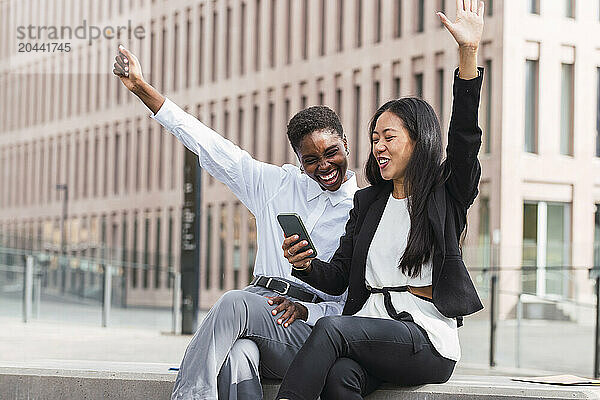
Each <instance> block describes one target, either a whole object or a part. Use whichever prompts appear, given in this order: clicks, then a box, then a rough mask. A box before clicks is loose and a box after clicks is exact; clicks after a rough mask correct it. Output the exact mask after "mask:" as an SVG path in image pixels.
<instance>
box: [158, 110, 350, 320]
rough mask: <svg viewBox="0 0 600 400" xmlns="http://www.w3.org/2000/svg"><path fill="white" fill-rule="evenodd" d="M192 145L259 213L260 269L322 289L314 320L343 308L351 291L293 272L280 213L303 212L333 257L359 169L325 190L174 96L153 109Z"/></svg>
mask: <svg viewBox="0 0 600 400" xmlns="http://www.w3.org/2000/svg"><path fill="white" fill-rule="evenodd" d="M151 117H152V118H153V119H155V120H156V121H158V122H159V123H160V124H161V125H162V126H163V127H165V129H167V130H168V131H170V132H171V133H172V134H173V135H175V137H176V138H177V139H178V140H179V141H180V142H181V143H183V144H184V145H185V146H186V147H187V148H188V149H190V150H191V151H193V152H194V153H196V154H197V155H198V161H199V163H200V166H201V167H202V168H203V169H204V170H205V171H206V172H208V173H209V174H211V175H212V176H214V177H215V178H216V179H218V180H219V181H221V182H223V183H224V184H225V185H227V186H228V187H229V189H231V191H232V192H233V193H234V194H235V195H236V196H237V198H238V199H240V201H241V202H242V203H244V205H245V206H246V207H247V208H248V209H249V210H250V212H252V214H254V216H255V217H256V232H257V253H256V261H255V264H254V275H256V276H260V275H263V276H269V277H281V278H285V279H288V280H290V281H293V282H296V283H298V284H299V285H301V286H303V287H304V288H306V289H307V290H308V291H310V292H312V293H316V294H318V295H319V296H320V297H321V298H322V299H323V300H325V301H323V302H321V303H306V302H302V304H303V305H304V306H306V308H307V309H308V320H307V323H308V324H309V325H314V324H315V322H316V321H317V319H319V318H321V317H323V316H326V315H339V314H341V313H342V309H343V306H344V302H345V298H346V294H344V295H343V296H331V295H328V294H325V293H323V292H320V291H319V290H316V289H315V288H313V287H311V286H309V285H308V284H306V283H304V282H302V281H300V280H299V279H296V278H295V277H293V276H292V275H291V265H290V264H289V263H288V261H287V260H286V259H285V257H284V256H283V251H282V250H281V245H282V243H283V238H284V234H283V230H282V229H281V227H280V226H279V223H278V222H277V215H278V214H280V213H290V212H294V213H296V214H298V215H299V216H300V217H301V218H302V221H303V222H304V225H305V227H306V229H307V231H308V233H309V234H310V237H311V239H312V241H313V244H314V245H315V247H316V249H317V253H318V255H319V258H320V259H322V260H329V259H331V257H332V256H333V253H334V252H335V250H336V249H337V247H338V245H339V238H340V237H341V236H342V235H343V233H344V228H345V225H346V221H347V220H348V218H349V212H350V209H351V208H352V205H353V203H352V199H353V197H354V192H356V190H358V186H357V184H356V176H355V174H354V172H352V171H348V173H347V178H348V179H347V180H346V182H344V183H343V184H342V185H341V187H340V188H339V189H338V190H336V191H335V192H332V191H328V190H323V189H321V187H320V186H319V184H318V183H317V182H315V181H314V180H313V179H311V178H309V177H308V176H307V175H306V174H303V173H302V172H301V171H300V169H299V168H298V167H296V166H294V165H290V164H285V165H283V166H282V167H278V166H276V165H272V164H267V163H264V162H260V161H257V160H255V159H253V158H252V157H251V156H250V154H248V152H246V151H244V150H242V149H240V148H239V147H238V146H236V145H235V144H234V143H232V142H230V141H229V140H227V139H225V138H224V137H222V136H221V135H219V134H218V133H216V132H215V131H213V130H212V129H210V128H209V127H207V126H206V125H204V124H203V123H201V122H200V121H198V119H196V118H195V117H194V116H192V115H190V114H188V113H186V112H185V111H183V110H182V109H181V108H180V107H178V106H177V105H176V104H175V103H173V102H172V101H170V100H169V99H165V102H164V104H163V105H162V106H161V108H160V110H159V111H158V112H157V113H156V114H155V115H151Z"/></svg>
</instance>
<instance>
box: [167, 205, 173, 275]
mask: <svg viewBox="0 0 600 400" xmlns="http://www.w3.org/2000/svg"><path fill="white" fill-rule="evenodd" d="M168 229H169V231H168V232H169V234H168V236H167V268H168V270H169V272H171V271H173V272H175V268H174V265H173V264H174V262H173V209H172V208H170V209H169V228H168ZM170 277H171V274H169V279H170ZM169 286H171V283H169Z"/></svg>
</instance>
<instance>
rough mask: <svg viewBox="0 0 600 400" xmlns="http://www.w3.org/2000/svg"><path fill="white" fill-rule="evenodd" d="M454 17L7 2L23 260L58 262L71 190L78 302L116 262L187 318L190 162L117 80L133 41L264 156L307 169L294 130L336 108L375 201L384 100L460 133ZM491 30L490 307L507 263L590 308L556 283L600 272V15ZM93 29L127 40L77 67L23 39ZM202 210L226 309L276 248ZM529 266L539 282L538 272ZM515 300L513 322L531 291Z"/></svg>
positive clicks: (487, 62)
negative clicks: (180, 284)
mask: <svg viewBox="0 0 600 400" xmlns="http://www.w3.org/2000/svg"><path fill="white" fill-rule="evenodd" d="M454 4H455V2H454V1H450V0H446V1H444V0H216V1H205V0H169V1H165V0H103V1H96V0H94V1H90V0H52V1H45V0H20V1H8V0H0V19H1V20H0V27H2V33H1V34H0V40H1V41H2V43H1V44H0V93H1V94H2V95H1V97H0V115H2V116H3V118H2V119H1V120H0V232H2V233H3V244H4V246H9V247H10V246H24V247H33V248H36V249H46V250H51V251H55V252H56V251H58V250H59V249H60V237H61V231H60V221H61V216H62V206H63V198H64V197H63V196H64V190H57V189H56V185H57V184H66V185H67V186H68V192H69V202H68V219H67V223H66V233H67V247H68V252H69V254H70V255H72V256H74V258H73V259H72V261H71V263H70V265H69V271H68V273H67V274H66V283H65V285H66V286H67V288H68V290H71V291H75V292H77V291H79V293H81V290H83V289H82V288H84V287H86V285H87V287H89V286H90V285H91V286H93V285H97V284H98V282H97V279H96V278H95V274H94V271H97V270H98V268H99V267H98V265H97V264H95V263H94V262H90V261H89V260H88V261H86V260H85V258H90V257H98V256H101V255H105V256H107V257H113V258H115V259H117V260H119V261H120V262H123V263H124V265H125V267H123V268H121V269H120V270H119V274H120V276H121V277H122V278H123V287H124V288H125V289H126V290H125V295H124V296H125V300H126V302H127V303H128V304H138V305H168V304H170V302H171V298H170V295H169V283H170V280H169V274H168V270H169V269H172V270H174V271H177V270H178V269H179V246H180V229H181V207H182V203H183V188H182V186H183V155H184V147H183V146H182V145H181V144H179V143H178V142H177V141H176V140H175V139H174V138H173V137H172V136H171V135H169V134H165V132H162V131H161V128H160V126H159V125H158V124H157V123H156V122H154V121H152V120H151V119H150V118H148V115H149V112H148V110H147V109H146V108H145V107H144V106H143V105H142V104H141V103H140V102H139V101H138V100H137V99H136V98H134V96H133V95H131V94H129V93H128V92H127V91H126V90H125V88H124V87H122V86H121V84H120V83H119V82H118V80H117V79H116V78H115V77H114V76H112V73H111V71H112V63H113V58H114V55H115V54H116V49H117V45H118V43H124V44H125V45H126V46H127V47H128V48H129V49H130V50H132V51H133V52H134V53H135V54H137V55H138V57H139V58H140V61H141V63H142V66H143V69H144V74H145V76H146V78H147V79H149V80H150V82H151V83H152V84H153V85H155V86H156V87H157V88H158V89H159V90H161V91H162V92H163V93H165V94H166V95H167V96H168V97H169V98H171V99H172V100H173V101H175V102H176V103H177V104H179V105H180V106H182V107H186V108H187V110H188V112H190V113H192V114H194V115H196V116H198V117H199V118H200V119H201V120H202V121H203V122H205V123H206V124H207V125H209V126H211V127H213V128H214V129H215V130H217V131H218V132H220V133H222V134H223V135H224V136H226V137H227V138H229V139H231V140H232V141H234V142H236V143H237V144H239V145H240V146H241V147H242V148H244V149H246V150H248V151H249V152H250V153H251V154H252V155H253V156H254V157H256V158H257V159H259V160H263V161H268V162H272V163H275V164H283V163H286V162H289V163H294V162H295V161H296V160H295V156H294V154H293V153H292V151H291V149H290V146H289V144H288V142H287V138H286V136H285V126H286V122H287V120H288V119H289V118H290V117H291V116H292V115H293V114H294V113H295V112H297V111H298V110H300V109H301V108H303V107H306V106H309V105H313V104H326V105H329V106H330V107H332V108H333V109H335V110H336V111H337V112H338V113H339V114H340V116H341V118H342V123H343V125H344V128H345V130H346V133H347V135H348V138H349V143H350V147H351V154H350V157H351V167H352V168H353V169H354V170H356V171H357V172H359V176H360V179H359V181H360V182H361V185H364V184H365V182H364V179H363V178H362V167H363V164H364V162H365V160H366V158H367V154H368V134H367V132H366V128H367V123H368V120H369V118H370V116H371V115H372V113H373V111H374V110H375V109H376V107H377V106H378V105H379V104H381V103H382V102H383V101H385V100H387V99H390V98H395V97H398V96H405V95H420V96H423V97H424V98H425V99H426V100H428V101H429V102H430V103H431V104H432V105H433V106H434V108H435V109H436V111H437V112H438V114H439V116H440V119H441V122H442V126H443V130H446V129H447V127H448V121H449V118H450V112H451V109H450V107H451V97H452V73H453V70H454V69H455V68H456V66H457V61H458V56H457V51H456V47H455V44H454V43H453V40H452V38H451V37H450V36H449V34H448V33H447V32H446V31H445V29H443V28H442V27H441V24H440V22H439V20H438V19H437V16H436V15H435V11H436V10H444V9H445V10H446V12H447V14H448V15H449V16H450V17H451V18H453V16H454ZM485 18H486V27H485V32H484V39H483V43H482V46H481V49H480V60H479V63H480V65H483V66H485V67H486V75H485V83H484V88H483V92H482V107H481V113H480V121H481V126H482V128H483V129H484V139H483V146H482V150H481V155H480V160H481V163H482V168H483V174H482V180H481V185H480V192H481V194H480V196H479V197H478V199H477V200H476V202H475V204H474V206H473V207H472V209H471V211H470V219H469V221H470V222H469V234H468V236H467V242H466V243H465V247H464V248H465V255H466V260H467V264H468V266H469V267H470V268H472V271H473V272H472V273H473V276H474V277H475V281H476V283H477V284H478V285H479V286H480V287H481V288H482V292H483V296H484V297H486V296H487V293H485V288H487V279H488V276H487V275H485V274H481V273H480V272H478V269H481V268H482V267H489V266H490V263H493V264H494V265H497V266H499V267H500V268H504V269H505V270H506V271H509V272H503V273H502V274H501V277H500V286H501V289H502V290H503V293H518V292H519V291H521V290H523V291H526V292H529V293H537V294H540V295H548V296H557V297H558V298H564V297H566V298H575V299H578V300H580V301H591V300H592V292H593V291H592V285H591V283H590V281H589V280H588V278H587V271H585V270H583V269H580V270H578V271H576V272H568V271H567V272H564V271H560V270H559V271H558V272H557V270H553V269H552V268H548V267H555V266H575V267H578V268H583V267H587V266H591V265H592V264H593V262H594V251H593V249H594V243H596V244H597V243H598V242H599V241H600V233H599V232H600V211H598V210H597V209H596V208H595V205H596V204H599V203H600V158H599V157H600V139H599V136H598V135H599V133H598V132H599V131H598V130H599V124H600V123H599V122H598V121H599V120H600V112H599V105H598V100H599V96H600V89H599V88H600V86H599V85H600V84H599V76H600V72H599V71H600V50H599V49H600V10H599V4H598V2H597V1H593V0H537V1H536V0H527V1H525V0H504V1H502V0H494V1H491V0H487V2H486V17H485ZM83 20H86V21H87V25H88V26H91V25H94V26H97V27H100V28H101V29H104V28H107V27H114V28H110V29H109V30H108V31H103V32H104V33H108V34H107V35H106V36H104V35H103V36H101V37H98V38H94V39H93V40H91V39H90V38H89V37H88V38H87V40H84V39H73V40H69V39H64V38H63V39H60V40H51V41H53V42H60V43H63V44H64V43H70V46H71V51H69V52H66V51H53V52H39V51H38V52H35V51H27V50H28V48H29V49H32V46H33V45H34V44H35V43H36V42H38V43H41V42H42V40H39V38H38V40H35V39H32V38H31V35H29V33H30V32H26V33H27V35H25V36H26V37H25V38H24V39H20V38H19V35H18V33H19V31H18V27H19V26H28V25H30V24H31V25H33V26H35V27H39V26H43V25H44V26H47V25H54V26H69V27H72V28H73V29H75V27H77V26H80V25H82V21H83ZM128 24H131V26H133V27H138V26H141V27H143V32H144V35H143V36H144V37H143V38H136V37H122V38H121V40H118V39H116V38H109V37H108V36H111V34H114V32H115V31H117V28H116V27H117V26H120V25H123V26H128ZM25 31H27V29H25ZM21 32H23V31H21ZM124 32H126V31H124ZM34 33H37V32H36V31H35V29H34ZM42 33H43V34H46V35H47V34H48V31H45V32H42ZM21 36H23V35H21ZM88 36H90V35H88ZM21 43H23V44H21ZM27 43H30V44H29V45H27ZM20 49H22V50H24V52H19V50H20ZM202 209H203V215H202V230H201V237H202V246H201V281H202V282H201V304H202V306H203V307H209V306H210V305H211V304H212V303H213V302H214V301H215V300H216V299H217V298H218V297H219V296H220V294H221V293H222V292H223V291H224V290H228V289H233V288H241V287H244V285H246V284H247V282H248V281H249V279H250V274H251V270H252V265H253V256H254V253H255V238H256V234H257V233H256V230H255V226H254V222H253V217H252V215H251V214H249V213H248V211H247V210H246V209H245V208H244V206H243V205H241V204H240V203H239V202H238V201H237V200H236V199H235V198H234V197H233V196H232V194H231V193H230V192H229V191H228V189H227V188H226V187H224V186H223V185H221V184H220V183H219V182H216V181H215V180H214V179H212V178H209V177H208V176H204V177H203V184H202ZM492 242H494V243H496V244H495V245H494V246H495V247H494V251H492V250H491V245H490V243H492ZM122 249H125V251H122ZM492 254H493V257H492ZM77 257H81V258H82V260H78V258H77ZM131 263H135V264H144V265H147V266H148V268H144V269H139V268H130V267H128V265H131ZM523 265H525V266H535V267H537V270H532V271H525V272H524V271H520V270H519V269H520V268H521V267H522V266H523ZM48 269H49V274H48V277H49V279H48V282H47V284H48V286H49V287H52V286H55V287H57V286H58V285H60V284H61V282H60V281H61V279H62V278H61V275H60V274H59V273H58V271H57V270H58V267H57V265H56V263H50V264H49V265H48ZM501 300H502V302H501V312H502V314H503V315H506V314H509V313H510V312H511V311H512V309H513V307H514V300H515V297H514V295H509V294H507V295H503V297H502V298H501Z"/></svg>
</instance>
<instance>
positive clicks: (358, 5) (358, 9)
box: [355, 0, 363, 47]
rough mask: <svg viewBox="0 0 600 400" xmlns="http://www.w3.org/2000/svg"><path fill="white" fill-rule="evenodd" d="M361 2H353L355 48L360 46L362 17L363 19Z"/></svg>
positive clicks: (359, 0) (358, 0)
mask: <svg viewBox="0 0 600 400" xmlns="http://www.w3.org/2000/svg"><path fill="white" fill-rule="evenodd" d="M362 5H363V2H362V0H355V11H356V13H355V15H356V25H355V27H356V37H355V45H356V47H360V46H362V17H363V12H362V10H363V7H362Z"/></svg>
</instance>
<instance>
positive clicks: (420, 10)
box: [415, 0, 425, 32]
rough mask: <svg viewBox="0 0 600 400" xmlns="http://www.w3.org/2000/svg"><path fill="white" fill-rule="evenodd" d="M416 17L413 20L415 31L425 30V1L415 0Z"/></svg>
mask: <svg viewBox="0 0 600 400" xmlns="http://www.w3.org/2000/svg"><path fill="white" fill-rule="evenodd" d="M416 11H417V15H416V20H415V31H416V32H423V31H424V30H425V0H417V10H416Z"/></svg>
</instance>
